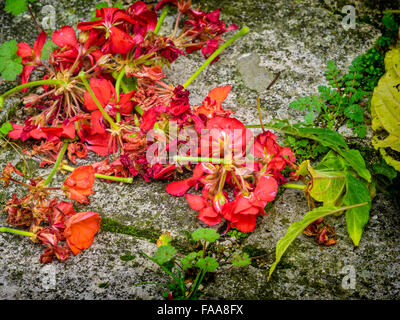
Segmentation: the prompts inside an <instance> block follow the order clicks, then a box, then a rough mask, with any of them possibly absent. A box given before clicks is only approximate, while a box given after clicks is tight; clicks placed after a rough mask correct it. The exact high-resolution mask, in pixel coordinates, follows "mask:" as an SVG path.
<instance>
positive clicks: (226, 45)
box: [183, 27, 250, 88]
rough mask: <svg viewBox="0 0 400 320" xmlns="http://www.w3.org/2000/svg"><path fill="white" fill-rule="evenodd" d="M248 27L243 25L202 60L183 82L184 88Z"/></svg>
mask: <svg viewBox="0 0 400 320" xmlns="http://www.w3.org/2000/svg"><path fill="white" fill-rule="evenodd" d="M249 30H250V29H249V28H248V27H243V28H242V29H241V30H240V31H239V32H238V33H236V34H235V35H234V36H233V37H232V38H230V39H228V40H227V41H226V42H224V43H223V44H222V45H221V46H220V47H219V48H218V49H217V50H215V51H214V53H213V54H212V55H211V56H210V57H209V58H208V59H207V60H206V61H204V63H203V65H202V66H201V67H200V68H198V69H197V70H196V72H195V73H194V74H193V75H192V76H191V77H190V78H189V79H188V80H187V81H186V82H185V83H184V84H183V87H184V88H186V87H187V86H188V85H189V84H190V83H191V82H192V81H193V80H194V79H196V77H197V76H198V75H199V74H200V73H201V72H202V71H203V70H204V69H205V68H206V67H207V66H208V65H209V64H210V63H211V62H212V61H213V60H214V59H215V58H216V57H217V56H218V55H219V54H220V53H221V52H222V51H223V50H224V49H225V48H227V47H228V46H229V45H231V44H232V43H233V42H235V41H236V40H237V39H239V38H240V37H242V36H244V35H246V34H247V33H248V32H249Z"/></svg>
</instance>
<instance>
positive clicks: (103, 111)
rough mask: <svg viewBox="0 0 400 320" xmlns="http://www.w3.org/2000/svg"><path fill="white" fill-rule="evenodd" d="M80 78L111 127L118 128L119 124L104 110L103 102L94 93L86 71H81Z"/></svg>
mask: <svg viewBox="0 0 400 320" xmlns="http://www.w3.org/2000/svg"><path fill="white" fill-rule="evenodd" d="M79 78H81V80H82V82H83V84H84V85H85V87H86V89H87V91H89V93H90V95H91V96H92V98H93V101H94V102H95V103H96V105H97V108H99V110H100V112H101V113H102V114H103V117H104V119H106V120H107V121H108V123H109V124H110V126H111V128H112V129H113V130H118V126H117V125H116V123H115V122H114V120H113V119H111V117H110V116H109V115H108V113H107V112H106V110H104V108H103V106H102V105H101V103H100V102H99V100H98V99H97V97H96V95H95V94H94V92H93V90H92V88H91V87H90V86H89V83H88V82H87V80H86V77H85V73H84V72H82V71H81V72H80V73H79Z"/></svg>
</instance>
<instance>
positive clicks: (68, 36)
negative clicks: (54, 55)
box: [51, 26, 79, 48]
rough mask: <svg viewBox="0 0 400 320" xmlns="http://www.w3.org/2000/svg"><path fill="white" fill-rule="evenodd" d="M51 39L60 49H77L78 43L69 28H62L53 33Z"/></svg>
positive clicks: (72, 29) (73, 32) (72, 30)
mask: <svg viewBox="0 0 400 320" xmlns="http://www.w3.org/2000/svg"><path fill="white" fill-rule="evenodd" d="M51 39H52V40H53V42H54V43H55V44H56V45H57V46H59V47H60V48H64V47H71V48H78V47H79V44H78V41H77V40H76V35H75V30H74V28H72V27H70V26H63V27H62V28H60V29H58V30H56V31H54V32H53V35H52V37H51Z"/></svg>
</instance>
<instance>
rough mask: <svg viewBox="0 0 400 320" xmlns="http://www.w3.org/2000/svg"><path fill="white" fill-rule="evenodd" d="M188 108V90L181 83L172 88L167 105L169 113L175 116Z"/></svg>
mask: <svg viewBox="0 0 400 320" xmlns="http://www.w3.org/2000/svg"><path fill="white" fill-rule="evenodd" d="M188 110H190V104H189V91H188V90H185V89H184V88H183V87H182V86H181V85H178V86H177V87H176V88H175V89H174V95H173V97H172V99H171V103H170V105H169V107H168V111H169V113H171V114H172V115H173V116H175V117H177V116H179V115H181V114H182V113H184V112H186V111H188Z"/></svg>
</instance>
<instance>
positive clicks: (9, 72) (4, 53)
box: [0, 40, 23, 81]
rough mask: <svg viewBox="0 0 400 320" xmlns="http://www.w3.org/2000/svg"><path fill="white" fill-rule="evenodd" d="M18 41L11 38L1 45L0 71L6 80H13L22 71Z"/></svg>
mask: <svg viewBox="0 0 400 320" xmlns="http://www.w3.org/2000/svg"><path fill="white" fill-rule="evenodd" d="M17 50H18V45H17V41H15V40H10V41H7V42H4V43H3V44H2V45H1V46H0V73H1V76H2V77H3V78H4V79H5V80H9V81H13V80H15V78H16V77H17V76H18V75H19V74H20V73H21V72H22V69H23V67H22V64H21V62H22V59H21V57H19V56H18V55H17Z"/></svg>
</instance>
